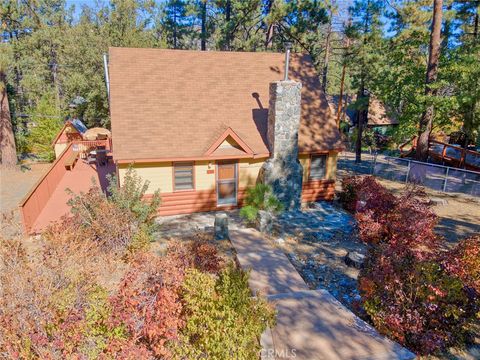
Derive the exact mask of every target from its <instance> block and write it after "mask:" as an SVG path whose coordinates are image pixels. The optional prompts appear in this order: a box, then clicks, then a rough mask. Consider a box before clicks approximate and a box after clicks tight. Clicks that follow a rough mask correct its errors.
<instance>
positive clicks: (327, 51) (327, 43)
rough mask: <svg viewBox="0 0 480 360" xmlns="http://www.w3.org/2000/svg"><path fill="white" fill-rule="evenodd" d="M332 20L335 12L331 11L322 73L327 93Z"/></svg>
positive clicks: (324, 90) (324, 88) (323, 87)
mask: <svg viewBox="0 0 480 360" xmlns="http://www.w3.org/2000/svg"><path fill="white" fill-rule="evenodd" d="M332 20H333V10H330V19H329V22H328V28H327V36H326V39H325V56H324V59H323V72H322V89H323V92H324V93H325V94H326V93H327V80H328V60H329V59H330V36H331V35H332Z"/></svg>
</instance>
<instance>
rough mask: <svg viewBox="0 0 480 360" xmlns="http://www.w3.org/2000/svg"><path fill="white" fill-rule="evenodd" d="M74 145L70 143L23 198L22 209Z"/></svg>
mask: <svg viewBox="0 0 480 360" xmlns="http://www.w3.org/2000/svg"><path fill="white" fill-rule="evenodd" d="M72 144H73V143H70V144H69V145H68V146H67V147H66V148H65V149H64V150H63V151H62V152H61V154H60V156H59V157H58V158H56V159H55V160H54V161H53V163H52V166H50V168H49V169H48V170H47V172H46V173H45V174H43V175H42V177H40V179H38V180H37V182H36V183H35V184H34V185H33V186H32V188H31V189H30V191H29V192H28V193H27V194H26V195H25V196H24V197H23V199H22V201H20V204H19V207H22V206H24V205H25V203H26V202H27V200H28V199H29V198H30V197H31V196H32V195H33V193H34V192H35V190H36V189H37V188H38V187H39V186H40V184H41V183H42V182H43V181H44V180H45V178H46V177H47V176H48V174H50V173H51V172H52V170H53V169H54V168H55V165H56V164H57V163H59V162H60V160H62V158H63V155H64V154H65V153H66V152H67V151H68V149H69V148H71V147H72Z"/></svg>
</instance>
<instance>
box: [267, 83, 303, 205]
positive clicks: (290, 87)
mask: <svg viewBox="0 0 480 360" xmlns="http://www.w3.org/2000/svg"><path fill="white" fill-rule="evenodd" d="M285 77H286V78H287V76H285ZM301 89H302V84H301V83H299V82H296V81H292V80H288V79H287V80H282V81H274V82H272V83H270V100H269V109H268V131H267V138H268V145H269V148H270V153H271V158H270V159H269V160H267V161H266V162H265V164H264V166H263V171H262V181H263V182H264V183H265V184H268V185H270V186H271V187H272V189H273V192H274V194H275V195H276V196H277V198H278V199H279V200H280V201H281V202H282V203H283V204H284V206H285V209H286V210H295V209H299V208H300V206H301V196H302V178H303V168H302V165H301V164H300V163H299V161H298V129H299V126H300V111H301Z"/></svg>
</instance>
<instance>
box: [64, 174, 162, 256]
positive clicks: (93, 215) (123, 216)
mask: <svg viewBox="0 0 480 360" xmlns="http://www.w3.org/2000/svg"><path fill="white" fill-rule="evenodd" d="M147 189H148V182H143V181H142V179H141V178H140V177H139V176H138V175H137V174H136V173H135V170H133V169H132V168H130V169H128V171H127V173H126V175H125V178H124V182H123V184H122V186H121V187H117V180H116V178H115V177H114V176H111V177H109V186H108V192H109V194H110V195H109V196H107V195H105V194H104V193H102V192H101V190H100V189H99V188H98V187H97V186H93V187H92V188H91V189H90V190H89V191H88V192H87V193H80V194H79V195H76V194H73V193H71V194H72V198H71V199H70V200H69V202H68V204H69V205H70V207H71V212H72V214H74V215H75V216H74V217H73V220H71V222H70V223H69V222H68V221H65V225H66V226H67V225H69V226H73V227H75V226H80V227H81V228H83V230H84V232H85V236H89V238H90V239H92V240H95V241H96V242H98V243H100V244H102V245H103V246H104V247H106V248H108V249H110V250H120V251H125V250H127V252H128V254H129V255H131V253H132V252H134V251H137V250H144V249H146V248H147V246H148V244H149V243H150V241H151V240H152V239H153V234H154V232H155V231H156V230H157V224H156V223H155V216H156V214H157V210H158V206H159V205H160V193H159V192H158V191H156V192H155V193H154V194H153V195H152V197H151V198H150V199H148V200H145V199H144V196H145V192H146V191H147Z"/></svg>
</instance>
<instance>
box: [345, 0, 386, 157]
mask: <svg viewBox="0 0 480 360" xmlns="http://www.w3.org/2000/svg"><path fill="white" fill-rule="evenodd" d="M382 10H383V2H382V1H377V0H357V1H355V2H354V4H353V6H352V7H351V8H350V13H351V17H352V19H353V21H352V25H351V27H350V29H348V30H347V31H348V33H349V37H350V38H351V39H352V41H353V44H352V55H351V56H350V68H351V70H352V74H351V75H352V78H353V84H354V86H355V87H356V88H357V99H356V101H355V104H354V106H355V110H356V111H355V112H356V116H355V125H356V139H355V162H361V160H362V135H363V128H364V126H365V125H366V124H367V120H368V104H369V91H368V90H369V86H370V85H371V84H372V83H373V82H374V80H375V78H376V75H377V71H376V65H377V64H378V63H379V59H378V55H379V54H380V51H379V49H380V47H381V32H380V27H381V23H380V15H381V13H382Z"/></svg>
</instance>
